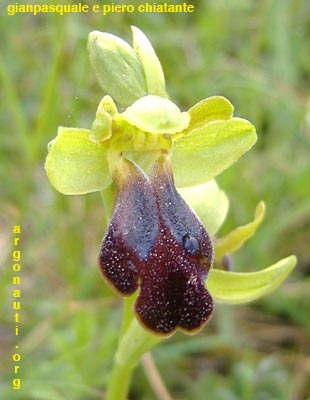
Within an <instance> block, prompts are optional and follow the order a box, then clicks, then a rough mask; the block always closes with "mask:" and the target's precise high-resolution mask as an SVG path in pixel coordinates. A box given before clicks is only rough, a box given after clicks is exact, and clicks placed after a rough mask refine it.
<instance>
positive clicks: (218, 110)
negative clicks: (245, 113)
mask: <svg viewBox="0 0 310 400" xmlns="http://www.w3.org/2000/svg"><path fill="white" fill-rule="evenodd" d="M188 112H189V114H190V116H191V122H190V124H189V127H188V128H187V131H188V132H189V131H191V130H194V129H200V128H202V127H203V126H204V125H205V124H206V123H208V122H210V121H216V120H226V119H230V118H231V117H232V115H233V112H234V107H233V105H232V104H231V103H230V101H228V100H227V99H226V98H225V97H222V96H212V97H208V98H206V99H204V100H201V101H200V102H199V103H197V104H195V105H194V106H193V107H192V108H190V109H189V110H188Z"/></svg>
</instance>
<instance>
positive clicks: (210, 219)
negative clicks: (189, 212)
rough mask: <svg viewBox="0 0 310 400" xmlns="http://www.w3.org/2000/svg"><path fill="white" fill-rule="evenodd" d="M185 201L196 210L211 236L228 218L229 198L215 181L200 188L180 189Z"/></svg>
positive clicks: (199, 186)
mask: <svg viewBox="0 0 310 400" xmlns="http://www.w3.org/2000/svg"><path fill="white" fill-rule="evenodd" d="M178 192H179V193H180V195H181V196H182V197H183V198H184V200H185V201H186V202H187V203H188V204H189V205H190V206H191V207H192V208H193V209H194V211H195V212H196V214H197V215H198V217H199V218H200V219H201V221H202V223H203V224H204V226H205V227H206V228H207V230H208V232H209V234H210V235H214V234H215V233H216V232H217V231H218V229H219V228H220V226H221V225H222V223H223V222H224V220H225V218H226V214H227V211H228V207H229V201H228V198H227V196H226V194H225V192H224V191H223V190H221V189H220V188H219V186H218V184H217V183H216V181H215V180H214V179H212V180H211V181H209V182H207V183H204V184H202V185H198V186H192V187H188V188H181V189H178Z"/></svg>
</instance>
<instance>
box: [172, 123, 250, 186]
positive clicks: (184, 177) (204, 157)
mask: <svg viewBox="0 0 310 400" xmlns="http://www.w3.org/2000/svg"><path fill="white" fill-rule="evenodd" d="M256 139H257V137H256V133H255V128H254V126H253V125H252V124H250V122H249V121H247V120H245V119H241V118H232V119H229V120H227V121H212V122H209V123H208V124H206V125H205V126H203V127H202V128H200V129H196V130H193V131H191V132H189V133H188V134H187V135H180V136H179V137H177V138H176V139H175V140H174V141H173V151H172V158H171V161H172V167H173V171H174V177H175V182H176V186H178V187H186V186H195V185H199V184H201V183H204V182H207V181H208V180H210V179H212V178H214V177H215V176H216V175H218V174H219V173H220V172H222V171H223V170H225V169H226V168H228V167H229V166H230V165H231V164H233V163H234V162H235V161H237V160H238V158H239V157H240V156H241V155H242V154H244V153H245V152H246V151H248V150H249V149H250V148H251V147H252V146H253V144H254V143H255V142H256Z"/></svg>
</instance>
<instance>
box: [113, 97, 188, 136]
mask: <svg viewBox="0 0 310 400" xmlns="http://www.w3.org/2000/svg"><path fill="white" fill-rule="evenodd" d="M117 117H118V118H120V119H123V120H125V121H127V122H128V123H129V124H132V125H134V126H136V127H137V128H139V129H141V130H142V131H144V132H149V133H153V134H163V133H168V134H174V133H177V132H181V131H182V130H184V129H185V128H187V126H188V125H189V122H190V116H189V114H188V113H187V112H181V111H180V109H179V108H178V107H177V106H176V105H175V104H174V103H172V101H170V100H168V99H164V98H162V97H159V96H153V95H149V96H145V97H142V98H140V99H139V100H137V101H136V102H135V103H133V104H132V105H131V106H130V107H128V108H127V109H126V110H125V111H124V112H123V113H122V114H119V115H118V116H117Z"/></svg>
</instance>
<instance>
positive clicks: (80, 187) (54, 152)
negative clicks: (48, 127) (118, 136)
mask: <svg viewBox="0 0 310 400" xmlns="http://www.w3.org/2000/svg"><path fill="white" fill-rule="evenodd" d="M90 134H91V131H90V130H88V129H79V128H65V127H59V128H58V135H57V137H56V138H55V139H54V140H53V141H52V142H50V143H49V153H48V155H47V158H46V163H45V169H46V173H47V176H48V178H49V180H50V183H51V184H52V185H53V186H54V187H55V189H57V190H58V191H59V192H61V193H63V194H85V193H90V192H95V191H97V190H102V189H104V188H105V187H107V186H108V185H109V184H110V183H111V181H112V180H111V176H110V174H109V168H108V162H107V158H106V146H104V145H103V144H99V143H94V142H92V141H91V140H90V139H89V135H90Z"/></svg>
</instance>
